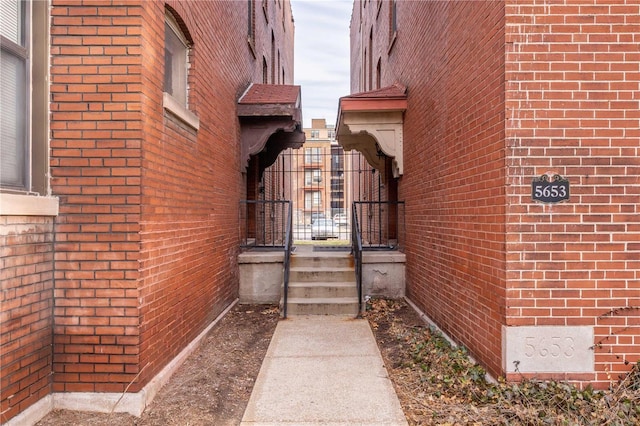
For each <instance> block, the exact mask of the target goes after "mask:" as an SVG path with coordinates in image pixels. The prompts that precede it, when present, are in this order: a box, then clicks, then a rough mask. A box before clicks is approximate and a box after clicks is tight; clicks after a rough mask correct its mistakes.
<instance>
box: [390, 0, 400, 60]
mask: <svg viewBox="0 0 640 426" xmlns="http://www.w3.org/2000/svg"><path fill="white" fill-rule="evenodd" d="M389 7H390V10H389V50H391V48H392V47H393V45H394V44H395V41H396V37H397V35H398V2H397V0H391V1H390V2H389Z"/></svg>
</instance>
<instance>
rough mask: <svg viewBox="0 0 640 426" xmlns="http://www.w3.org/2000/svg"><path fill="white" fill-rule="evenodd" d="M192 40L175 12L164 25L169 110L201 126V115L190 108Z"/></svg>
mask: <svg viewBox="0 0 640 426" xmlns="http://www.w3.org/2000/svg"><path fill="white" fill-rule="evenodd" d="M191 44H192V43H191V41H190V39H189V37H188V35H187V34H185V33H184V31H182V29H181V28H180V25H179V24H178V21H177V19H176V17H175V16H174V15H173V13H172V12H171V11H167V13H166V14H165V25H164V99H163V105H164V107H165V109H167V110H169V111H171V112H172V113H173V114H174V115H176V116H177V117H178V118H180V119H181V120H183V121H184V122H185V123H187V124H188V125H190V126H191V127H193V128H194V129H196V130H197V129H198V128H199V126H200V122H199V120H198V117H197V116H196V115H195V114H193V113H192V112H191V111H190V110H189V84H188V75H189V68H190V67H189V53H190V48H191Z"/></svg>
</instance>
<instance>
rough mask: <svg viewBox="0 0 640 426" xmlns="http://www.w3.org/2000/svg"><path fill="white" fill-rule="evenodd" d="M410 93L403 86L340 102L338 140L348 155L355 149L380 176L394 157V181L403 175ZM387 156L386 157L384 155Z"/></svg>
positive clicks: (344, 99) (344, 98)
mask: <svg viewBox="0 0 640 426" xmlns="http://www.w3.org/2000/svg"><path fill="white" fill-rule="evenodd" d="M406 110H407V89H406V87H405V86H403V85H401V84H398V83H396V84H394V85H392V86H388V87H384V88H382V89H378V90H373V91H370V92H362V93H355V94H353V95H349V96H344V97H342V98H340V104H339V108H338V123H337V125H336V128H337V131H336V139H338V143H339V144H340V145H341V146H342V147H343V148H344V150H345V151H351V150H352V149H355V150H356V151H359V152H360V153H362V155H364V157H365V158H366V159H367V162H368V163H369V164H370V165H371V166H372V167H373V168H375V169H377V170H378V171H379V172H380V173H381V174H384V170H385V156H387V157H391V159H392V161H391V163H392V167H391V170H392V172H393V177H396V178H397V177H399V176H401V175H402V173H403V159H402V125H403V122H404V112H405V111H406ZM382 154H384V155H382Z"/></svg>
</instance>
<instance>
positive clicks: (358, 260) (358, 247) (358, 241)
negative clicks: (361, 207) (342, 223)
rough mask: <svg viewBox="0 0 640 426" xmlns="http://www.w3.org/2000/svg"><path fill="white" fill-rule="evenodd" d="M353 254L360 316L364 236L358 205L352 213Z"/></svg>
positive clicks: (353, 207)
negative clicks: (361, 232) (361, 229)
mask: <svg viewBox="0 0 640 426" xmlns="http://www.w3.org/2000/svg"><path fill="white" fill-rule="evenodd" d="M351 254H353V260H354V264H355V270H356V271H355V272H356V287H357V289H358V315H360V314H362V235H361V234H360V225H359V221H358V210H357V208H356V203H353V205H352V211H351Z"/></svg>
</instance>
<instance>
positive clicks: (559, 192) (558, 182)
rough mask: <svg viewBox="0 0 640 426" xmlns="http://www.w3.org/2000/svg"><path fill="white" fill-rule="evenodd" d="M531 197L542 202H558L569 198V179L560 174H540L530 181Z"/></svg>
mask: <svg viewBox="0 0 640 426" xmlns="http://www.w3.org/2000/svg"><path fill="white" fill-rule="evenodd" d="M531 198H532V199H533V200H534V201H541V202H543V203H559V202H561V201H565V200H568V199H569V181H568V180H567V179H565V178H563V177H562V176H560V175H553V177H552V178H551V180H549V176H547V175H542V176H540V177H539V178H534V179H533V182H531Z"/></svg>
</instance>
